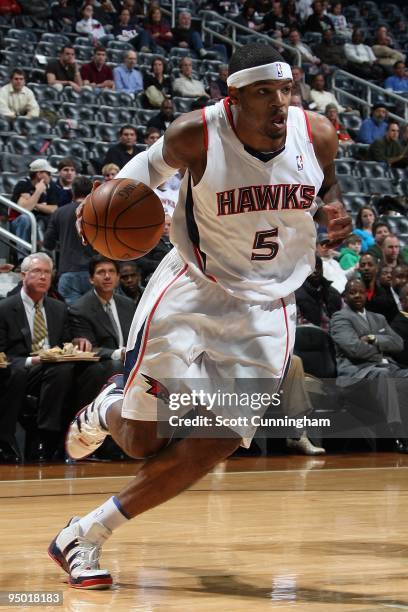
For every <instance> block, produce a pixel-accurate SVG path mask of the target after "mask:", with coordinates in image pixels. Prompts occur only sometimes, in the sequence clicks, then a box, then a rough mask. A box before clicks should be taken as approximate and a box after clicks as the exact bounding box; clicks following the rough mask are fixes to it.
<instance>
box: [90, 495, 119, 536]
mask: <svg viewBox="0 0 408 612" xmlns="http://www.w3.org/2000/svg"><path fill="white" fill-rule="evenodd" d="M129 518H130V517H128V516H126V514H125V512H124V511H123V509H122V506H121V505H120V502H119V500H118V498H117V497H115V496H113V497H111V498H110V499H108V501H106V502H105V503H104V504H102V506H99V508H96V509H95V510H92V512H90V513H89V514H86V515H85V516H83V517H82V518H81V519H80V521H79V524H80V525H81V529H82V532H83V533H86V532H87V531H88V530H89V529H90V528H91V527H92V525H93V523H95V522H98V523H102V525H104V526H105V527H108V529H110V530H111V531H113V530H114V529H117V528H118V527H120V526H121V525H123V524H124V523H127V521H128V520H129Z"/></svg>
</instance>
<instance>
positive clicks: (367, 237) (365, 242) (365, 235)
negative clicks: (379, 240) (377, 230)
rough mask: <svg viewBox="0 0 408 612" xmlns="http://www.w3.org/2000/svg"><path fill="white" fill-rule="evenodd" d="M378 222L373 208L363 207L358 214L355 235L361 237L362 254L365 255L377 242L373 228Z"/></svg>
mask: <svg viewBox="0 0 408 612" xmlns="http://www.w3.org/2000/svg"><path fill="white" fill-rule="evenodd" d="M376 220H377V214H376V212H375V210H374V208H373V207H372V206H362V207H361V208H360V210H359V211H358V213H357V216H356V221H355V226H356V227H355V229H354V230H353V234H357V236H360V237H361V240H362V244H361V252H362V253H365V252H366V251H367V250H368V249H369V248H370V247H371V246H373V244H374V242H375V240H374V237H373V231H372V228H373V225H374V223H375V222H376Z"/></svg>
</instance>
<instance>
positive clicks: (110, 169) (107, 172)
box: [102, 163, 120, 181]
mask: <svg viewBox="0 0 408 612" xmlns="http://www.w3.org/2000/svg"><path fill="white" fill-rule="evenodd" d="M119 170H120V168H119V166H117V165H116V164H112V163H110V164H105V165H104V166H103V168H102V176H103V178H104V180H105V181H111V180H112V179H114V178H115V176H116V175H117V173H118V172H119Z"/></svg>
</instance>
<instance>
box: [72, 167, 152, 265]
mask: <svg viewBox="0 0 408 612" xmlns="http://www.w3.org/2000/svg"><path fill="white" fill-rule="evenodd" d="M82 212H83V216H82V227H83V232H84V235H85V238H86V239H87V241H88V242H89V244H90V245H91V246H92V247H93V248H94V249H95V250H96V251H98V252H99V253H101V254H102V255H105V257H110V258H111V259H123V260H126V259H137V258H138V257H142V256H143V255H145V254H146V253H148V252H149V251H151V250H152V249H153V247H155V246H156V244H157V243H158V242H159V239H160V236H161V235H162V232H163V227H164V210H163V206H162V203H161V201H160V199H159V197H158V196H157V195H156V194H155V193H154V192H153V191H152V190H151V189H150V187H147V186H146V185H144V184H143V183H139V182H137V181H133V180H132V179H127V178H122V179H112V180H111V181H107V182H106V183H103V184H102V185H99V187H97V188H96V189H94V190H93V191H92V193H90V194H89V195H88V196H87V197H86V199H85V201H84V207H83V211H82Z"/></svg>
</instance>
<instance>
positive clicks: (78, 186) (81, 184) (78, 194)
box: [72, 175, 92, 200]
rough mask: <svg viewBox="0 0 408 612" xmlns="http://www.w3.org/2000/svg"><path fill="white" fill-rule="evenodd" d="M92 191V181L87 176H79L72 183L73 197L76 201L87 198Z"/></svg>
mask: <svg viewBox="0 0 408 612" xmlns="http://www.w3.org/2000/svg"><path fill="white" fill-rule="evenodd" d="M91 191H92V181H91V179H89V178H88V177H87V176H81V175H79V176H77V177H76V178H75V179H74V182H73V183H72V197H73V199H74V200H76V199H77V198H86V196H87V195H89V194H90V193H91Z"/></svg>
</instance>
